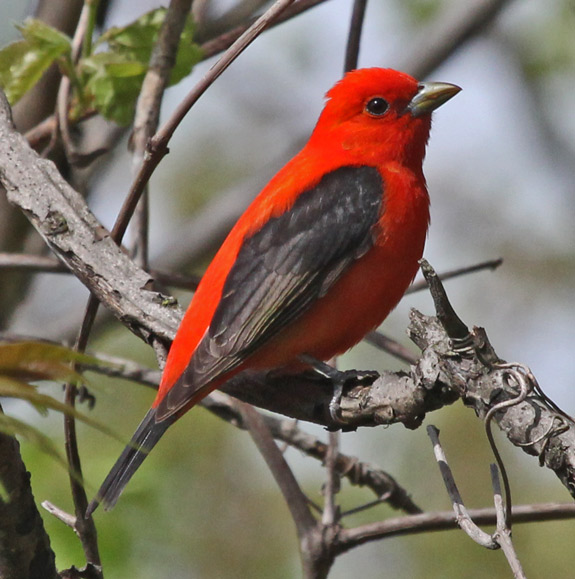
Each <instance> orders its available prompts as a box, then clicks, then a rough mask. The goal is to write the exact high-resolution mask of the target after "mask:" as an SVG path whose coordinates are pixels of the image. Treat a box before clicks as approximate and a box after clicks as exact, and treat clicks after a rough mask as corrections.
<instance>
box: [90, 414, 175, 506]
mask: <svg viewBox="0 0 575 579" xmlns="http://www.w3.org/2000/svg"><path fill="white" fill-rule="evenodd" d="M175 420H176V418H175V417H170V418H167V419H165V420H162V421H161V422H156V409H155V408H152V409H151V410H150V411H149V412H148V413H147V414H146V416H145V417H144V419H143V420H142V422H141V423H140V425H139V426H138V429H137V430H136V432H135V433H134V436H132V440H131V441H130V444H129V445H128V446H126V448H125V449H124V451H123V452H122V454H121V455H120V458H118V460H117V461H116V464H115V465H114V466H113V467H112V470H111V471H110V473H109V474H108V476H107V477H106V479H105V480H104V482H103V483H102V486H101V487H100V490H99V491H98V494H97V495H96V497H95V498H94V500H93V501H92V502H91V503H90V504H89V505H88V509H87V510H86V516H87V517H89V516H90V515H91V514H92V513H93V512H94V511H95V510H96V507H97V506H98V505H99V504H100V503H102V504H103V505H104V509H105V510H109V509H111V508H112V507H113V506H114V505H115V504H116V502H117V500H118V498H119V497H120V495H121V494H122V491H123V490H124V488H125V486H126V485H127V484H128V482H129V481H130V479H131V478H132V476H133V475H134V473H135V472H136V470H137V469H138V468H139V466H140V465H141V464H142V462H144V459H145V458H146V456H148V454H149V452H150V451H151V450H152V448H154V446H156V443H157V442H158V440H160V438H161V437H162V435H163V434H164V432H166V430H167V429H168V427H169V426H171V425H172V424H173V423H174V421H175Z"/></svg>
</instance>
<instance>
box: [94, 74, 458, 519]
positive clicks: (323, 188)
mask: <svg viewBox="0 0 575 579" xmlns="http://www.w3.org/2000/svg"><path fill="white" fill-rule="evenodd" d="M459 90H460V89H459V88H458V87H455V86H454V85H448V84H443V83H418V82H417V81H416V80H415V79H413V78H412V77H410V76H408V75H406V74H404V73H400V72H397V71H393V70H390V69H380V68H372V69H363V70H357V71H353V72H351V73H348V74H347V75H346V76H345V77H344V78H343V79H342V80H341V81H340V82H338V83H337V84H336V85H335V86H334V87H333V88H332V89H331V90H330V91H329V92H328V93H327V98H328V100H327V103H326V105H325V108H324V110H323V112H322V113H321V115H320V117H319V120H318V122H317V124H316V127H315V129H314V131H313V133H312V135H311V137H310V139H309V141H308V142H307V144H306V145H305V147H304V148H303V149H302V150H301V152H300V153H298V155H296V156H295V157H294V158H293V159H292V160H291V161H290V162H289V163H287V164H286V165H285V167H284V168H283V169H281V170H280V171H279V172H278V173H277V174H276V176H275V177H274V178H273V179H272V180H271V181H270V182H269V184H268V185H267V186H266V187H265V188H264V189H263V190H262V191H261V193H260V194H259V195H258V196H257V197H256V198H255V200H254V201H253V202H252V204H251V205H250V206H249V207H248V208H247V209H246V211H245V213H244V214H243V215H242V216H241V217H240V219H239V220H238V222H237V223H236V225H235V226H234V228H233V229H232V231H231V232H230V234H229V235H228V237H227V239H226V240H225V241H224V243H223V245H222V246H221V248H220V250H219V251H218V253H217V254H216V256H215V257H214V259H213V261H212V262H211V264H210V266H209V267H208V269H207V271H206V273H205V275H204V277H203V278H202V281H201V283H200V285H199V286H198V289H197V291H196V293H195V295H194V297H193V299H192V302H191V303H190V306H189V308H188V310H187V312H186V314H185V316H184V319H183V321H182V324H181V326H180V328H179V330H178V333H177V335H176V338H175V340H174V342H173V344H172V347H171V350H170V353H169V356H168V360H167V363H166V367H165V369H164V373H163V376H162V381H161V384H160V388H159V391H158V394H157V397H156V400H155V401H154V404H153V406H152V409H151V410H150V412H149V413H148V415H147V416H146V418H145V419H144V421H143V422H142V424H141V425H140V427H139V428H138V431H137V432H136V434H135V435H134V437H133V439H132V444H131V445H130V446H129V447H127V448H126V450H125V451H124V453H123V454H122V456H121V457H120V459H119V460H118V462H117V463H116V465H115V467H114V469H112V471H111V473H110V474H109V475H108V478H107V479H106V481H105V482H104V484H103V485H102V488H101V489H100V492H99V493H98V496H97V497H96V499H95V500H94V501H93V502H92V504H91V506H90V508H89V512H92V511H93V509H94V508H95V507H96V506H97V504H98V502H100V501H102V502H104V504H105V505H106V506H107V507H111V506H113V504H114V503H115V502H116V500H117V498H118V496H119V495H120V493H121V491H122V489H123V488H124V486H125V484H127V482H128V480H129V479H130V478H131V476H132V474H133V473H134V472H135V470H136V468H137V467H138V466H139V465H140V464H141V462H142V461H143V459H144V457H145V456H146V454H147V452H149V450H151V448H152V447H153V446H154V445H155V443H156V442H157V441H158V440H159V438H160V437H161V436H162V434H163V433H164V432H165V430H166V429H167V427H168V426H169V425H170V424H172V423H173V422H174V421H175V420H176V419H177V418H179V417H180V416H181V415H182V414H183V413H184V412H186V411H187V410H188V409H189V408H191V407H192V406H193V405H195V404H196V403H197V402H198V401H199V400H201V399H202V398H203V397H204V396H206V395H207V394H208V393H209V392H210V391H212V390H213V389H214V388H217V387H218V386H220V385H221V384H222V383H224V382H225V381H226V380H228V379H229V378H231V377H232V376H233V375H235V374H237V373H238V372H241V371H242V370H245V369H247V368H252V369H268V368H280V367H289V366H299V365H301V361H300V360H299V356H301V355H309V356H312V357H313V358H316V359H318V360H328V359H329V358H331V357H332V356H334V355H337V354H340V353H342V352H344V351H345V350H347V349H348V348H350V347H351V346H353V345H354V344H356V343H357V342H358V341H360V340H361V339H362V338H363V336H365V334H366V333H367V332H368V331H370V330H371V329H373V328H374V327H376V326H378V325H379V324H380V323H381V322H382V321H383V320H384V319H385V317H386V316H387V315H388V314H389V312H390V311H391V310H392V309H393V308H394V307H395V306H396V304H397V302H398V301H399V300H400V299H401V297H402V295H403V293H404V292H405V290H406V289H407V287H408V286H409V284H410V283H411V281H412V280H413V277H414V276H415V274H416V272H417V267H418V260H419V259H420V258H421V256H422V254H423V247H424V243H425V238H426V234H427V228H428V223H429V198H428V194H427V189H426V185H425V178H424V176H423V171H422V163H423V158H424V156H425V146H426V143H427V140H428V137H429V130H430V126H431V111H433V110H434V109H435V108H437V107H438V106H440V105H441V104H443V103H444V102H445V101H447V100H448V99H449V98H451V97H452V96H454V95H455V94H456V93H457V92H458V91H459Z"/></svg>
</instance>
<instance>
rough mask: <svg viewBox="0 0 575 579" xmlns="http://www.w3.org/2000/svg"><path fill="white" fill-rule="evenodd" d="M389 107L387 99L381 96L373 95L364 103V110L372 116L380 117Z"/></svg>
mask: <svg viewBox="0 0 575 579" xmlns="http://www.w3.org/2000/svg"><path fill="white" fill-rule="evenodd" d="M388 108H389V104H388V103H387V101H386V100H385V99H383V98H381V97H374V98H372V99H371V100H370V101H368V103H367V104H366V105H365V110H366V112H368V113H369V114H370V115H373V116H374V117H380V116H381V115H383V114H384V113H385V111H386V110H387V109H388Z"/></svg>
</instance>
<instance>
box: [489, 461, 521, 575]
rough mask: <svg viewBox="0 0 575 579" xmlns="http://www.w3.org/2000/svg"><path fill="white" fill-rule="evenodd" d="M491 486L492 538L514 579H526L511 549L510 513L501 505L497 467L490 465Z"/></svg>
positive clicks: (513, 549)
mask: <svg viewBox="0 0 575 579" xmlns="http://www.w3.org/2000/svg"><path fill="white" fill-rule="evenodd" d="M491 484H492V486H493V501H494V504H495V512H496V513H497V525H496V530H495V533H494V534H493V538H494V539H495V540H496V541H497V543H498V544H499V545H500V546H501V550H502V551H503V553H504V554H505V558H506V559H507V562H508V563H509V566H510V567H511V571H512V572H513V576H514V577H515V579H526V577H525V574H524V573H523V568H522V566H521V563H520V561H519V558H518V557H517V553H516V552H515V547H513V543H512V542H511V527H510V526H509V524H508V520H509V519H510V517H511V513H510V512H509V511H507V507H505V505H504V504H503V499H502V497H501V484H500V482H499V473H498V471H497V466H496V465H494V464H492V465H491Z"/></svg>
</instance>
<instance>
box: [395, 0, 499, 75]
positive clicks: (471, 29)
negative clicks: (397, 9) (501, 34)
mask: <svg viewBox="0 0 575 579" xmlns="http://www.w3.org/2000/svg"><path fill="white" fill-rule="evenodd" d="M509 3H510V0H469V1H467V2H465V3H455V4H453V5H450V10H449V11H448V12H447V14H444V15H442V17H441V18H437V19H436V21H435V22H434V23H433V24H432V25H431V26H428V27H426V28H425V29H424V30H423V32H422V34H420V35H419V37H418V38H417V39H416V40H415V42H414V43H413V44H412V46H413V48H412V50H411V52H410V53H409V55H408V56H407V58H406V59H405V60H404V62H403V63H402V65H401V69H402V70H405V71H406V72H409V73H410V74H412V75H413V76H414V77H415V78H419V79H423V78H425V77H427V76H428V75H429V74H430V73H431V72H432V71H433V70H434V69H435V68H437V67H438V66H439V65H440V64H441V63H443V62H445V61H446V60H447V59H448V58H449V56H451V55H452V54H453V53H454V52H455V51H456V50H457V49H458V48H460V47H461V46H462V45H463V44H465V43H466V42H467V41H468V40H470V39H471V38H473V37H474V36H476V35H477V34H480V33H481V32H483V31H484V30H485V28H486V27H487V26H488V25H489V24H490V23H491V22H493V21H494V20H495V19H496V17H497V16H498V14H499V12H500V11H501V9H502V8H503V7H504V6H505V5H506V4H509Z"/></svg>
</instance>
